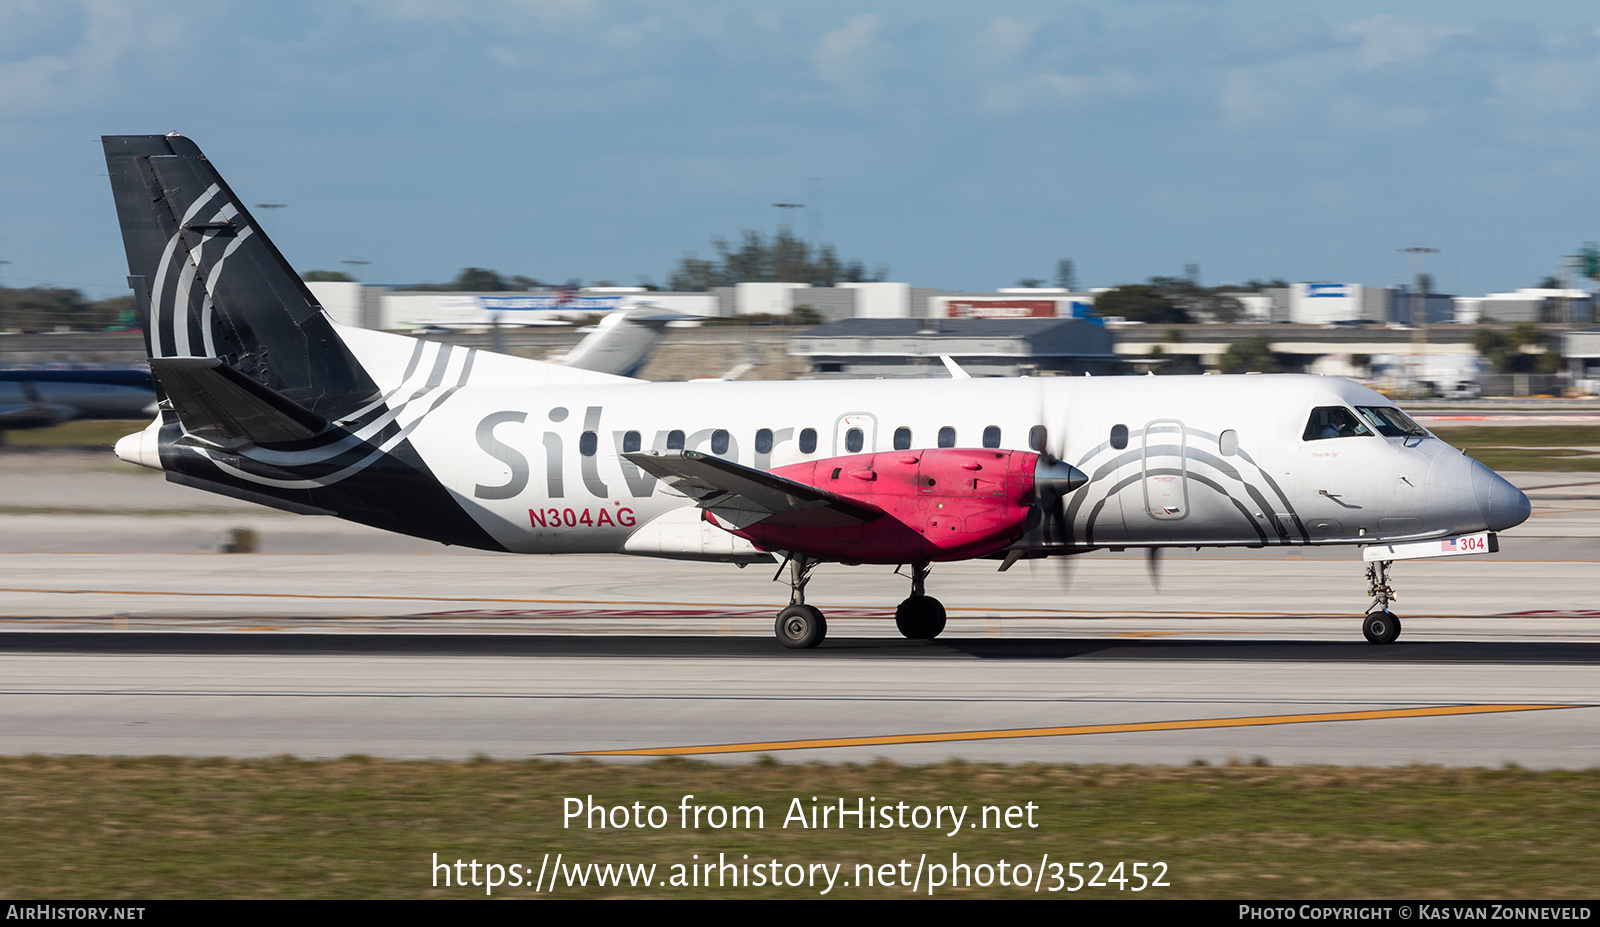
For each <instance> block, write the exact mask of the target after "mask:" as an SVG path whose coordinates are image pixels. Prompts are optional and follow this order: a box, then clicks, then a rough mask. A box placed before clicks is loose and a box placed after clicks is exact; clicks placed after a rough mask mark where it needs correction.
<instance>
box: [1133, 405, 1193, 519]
mask: <svg viewBox="0 0 1600 927" xmlns="http://www.w3.org/2000/svg"><path fill="white" fill-rule="evenodd" d="M1188 439H1189V435H1188V432H1187V431H1185V430H1184V427H1183V423H1182V422H1180V421H1178V420H1177V419H1174V418H1166V419H1156V420H1155V421H1153V422H1151V423H1150V424H1148V425H1146V426H1144V448H1143V451H1142V452H1141V454H1140V457H1139V460H1140V467H1141V469H1142V471H1143V474H1144V510H1145V511H1146V512H1148V513H1149V514H1150V517H1151V518H1160V519H1165V520H1168V521H1177V520H1178V519H1180V518H1186V517H1188V515H1189V440H1188Z"/></svg>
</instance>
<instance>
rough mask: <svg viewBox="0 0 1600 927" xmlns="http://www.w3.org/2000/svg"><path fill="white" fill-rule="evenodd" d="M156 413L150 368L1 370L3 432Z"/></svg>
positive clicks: (0, 406)
mask: <svg viewBox="0 0 1600 927" xmlns="http://www.w3.org/2000/svg"><path fill="white" fill-rule="evenodd" d="M155 412H156V389H155V379H154V378H153V377H151V375H150V370H149V368H147V367H123V368H118V367H103V366H102V367H70V366H51V367H9V368H5V369H0V431H7V430H12V429H23V428H48V427H49V426H51V425H59V424H61V423H62V422H69V421H72V420H73V419H78V418H146V417H149V416H151V415H154V414H155Z"/></svg>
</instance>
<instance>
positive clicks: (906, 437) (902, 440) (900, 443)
mask: <svg viewBox="0 0 1600 927" xmlns="http://www.w3.org/2000/svg"><path fill="white" fill-rule="evenodd" d="M894 449H895V450H897V451H909V450H911V429H909V428H907V427H905V426H904V425H902V426H900V427H899V428H896V429H895V430H894Z"/></svg>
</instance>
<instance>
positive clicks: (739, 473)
mask: <svg viewBox="0 0 1600 927" xmlns="http://www.w3.org/2000/svg"><path fill="white" fill-rule="evenodd" d="M622 456H623V457H625V458H627V459H628V460H629V461H631V462H632V463H633V464H634V465H635V466H637V467H638V468H639V469H641V470H644V471H645V472H647V473H650V474H651V475H653V476H655V477H657V478H658V479H660V480H661V481H662V482H664V483H666V484H667V485H668V486H670V487H671V488H672V489H673V490H674V491H676V492H678V493H679V494H681V495H684V496H687V497H689V498H690V499H693V500H694V502H695V504H696V505H698V506H699V507H700V508H702V509H705V510H707V511H709V512H710V513H711V514H713V515H715V516H717V520H718V521H719V522H722V523H724V524H726V525H727V526H728V527H730V528H745V527H748V526H750V525H753V524H756V523H757V522H764V523H766V524H769V525H777V526H784V527H796V528H798V527H807V528H826V527H840V528H843V527H848V526H851V525H862V524H866V523H867V522H869V521H874V520H876V519H878V518H881V517H882V516H883V514H884V512H883V509H880V508H878V507H877V506H875V505H872V504H870V503H866V502H859V501H857V500H855V499H850V498H846V497H845V496H840V495H837V494H835V493H831V492H828V491H827V490H824V489H818V488H817V487H815V486H810V485H807V484H805V483H800V482H796V481H794V480H790V479H785V478H783V477H781V476H774V475H773V474H771V473H767V472H766V471H764V470H756V469H753V468H751V467H744V466H740V465H739V464H736V463H733V462H732V461H727V460H723V459H721V458H720V457H710V456H707V455H705V454H701V453H697V452H695V451H634V452H632V453H627V454H623V455H622Z"/></svg>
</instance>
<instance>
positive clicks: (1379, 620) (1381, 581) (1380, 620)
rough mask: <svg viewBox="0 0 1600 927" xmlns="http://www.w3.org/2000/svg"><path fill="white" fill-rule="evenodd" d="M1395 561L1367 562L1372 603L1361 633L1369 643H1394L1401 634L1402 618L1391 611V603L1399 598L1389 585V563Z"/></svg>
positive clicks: (1368, 586)
mask: <svg viewBox="0 0 1600 927" xmlns="http://www.w3.org/2000/svg"><path fill="white" fill-rule="evenodd" d="M1393 562H1394V561H1392V560H1375V561H1373V562H1371V563H1368V564H1367V595H1370V596H1372V604H1371V605H1369V606H1367V616H1366V617H1365V618H1363V619H1362V620H1361V633H1362V634H1364V635H1366V638H1367V643H1369V644H1392V643H1394V641H1395V638H1397V637H1399V636H1400V619H1399V618H1397V617H1395V614H1394V613H1393V612H1391V611H1389V603H1390V602H1392V601H1393V600H1395V599H1397V598H1399V596H1397V595H1396V594H1395V591H1394V587H1393V586H1391V585H1389V565H1390V564H1391V563H1393Z"/></svg>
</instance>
